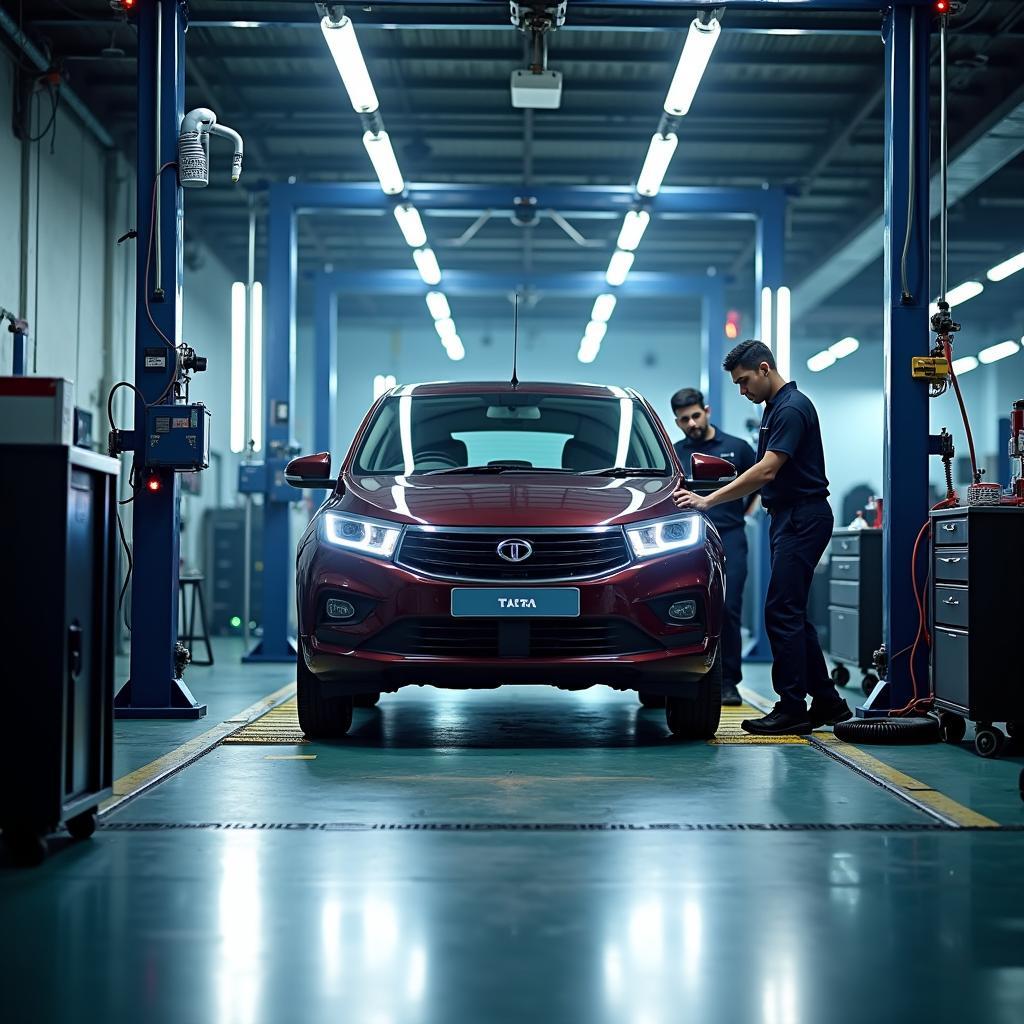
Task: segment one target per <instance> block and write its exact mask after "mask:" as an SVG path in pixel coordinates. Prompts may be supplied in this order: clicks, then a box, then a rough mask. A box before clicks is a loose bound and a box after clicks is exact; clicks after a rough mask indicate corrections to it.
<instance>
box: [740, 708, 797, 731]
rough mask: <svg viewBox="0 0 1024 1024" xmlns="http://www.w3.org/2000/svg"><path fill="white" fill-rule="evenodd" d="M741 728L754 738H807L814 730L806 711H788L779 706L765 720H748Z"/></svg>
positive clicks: (742, 723)
mask: <svg viewBox="0 0 1024 1024" xmlns="http://www.w3.org/2000/svg"><path fill="white" fill-rule="evenodd" d="M740 726H741V727H742V729H743V731H744V732H749V733H752V734H753V735H754V736H806V735H807V734H808V733H809V732H810V731H811V728H812V726H811V720H810V718H808V717H807V712H806V711H804V710H800V711H787V710H786V709H785V708H783V707H780V706H779V705H778V704H776V705H775V707H774V708H773V709H772V710H771V711H769V712H768V714H767V715H765V716H764V718H747V719H744V720H743V721H742V722H741V723H740Z"/></svg>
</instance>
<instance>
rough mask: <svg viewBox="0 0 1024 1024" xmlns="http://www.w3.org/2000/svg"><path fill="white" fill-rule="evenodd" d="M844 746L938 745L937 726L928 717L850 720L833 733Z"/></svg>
mask: <svg viewBox="0 0 1024 1024" xmlns="http://www.w3.org/2000/svg"><path fill="white" fill-rule="evenodd" d="M833 731H834V733H835V735H836V736H837V737H838V738H839V739H841V740H843V741H844V742H846V743H890V744H903V743H905V744H909V743H938V742H939V738H940V737H939V723H938V722H937V721H936V720H935V719H934V718H932V717H931V716H930V715H925V716H923V717H914V718H851V719H849V720H848V721H846V722H840V723H839V724H838V725H837V726H836V727H835V729H834V730H833Z"/></svg>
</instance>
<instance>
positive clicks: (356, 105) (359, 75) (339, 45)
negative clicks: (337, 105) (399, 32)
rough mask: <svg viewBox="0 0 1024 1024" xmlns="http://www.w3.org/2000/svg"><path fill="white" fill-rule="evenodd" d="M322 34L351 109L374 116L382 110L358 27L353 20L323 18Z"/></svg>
mask: <svg viewBox="0 0 1024 1024" xmlns="http://www.w3.org/2000/svg"><path fill="white" fill-rule="evenodd" d="M320 31H321V32H323V34H324V39H325V40H326V42H327V47H328V49H329V50H330V51H331V56H332V57H333V58H334V63H335V65H336V66H337V68H338V74H339V75H341V81H342V84H343V85H344V86H345V91H346V92H347V93H348V98H349V100H350V101H351V102H352V109H353V110H354V111H355V112H356V113H357V114H372V113H373V112H374V111H375V110H377V108H378V107H379V106H380V103H379V102H378V101H377V94H376V92H374V89H373V82H372V81H371V80H370V73H369V71H367V70H366V61H364V60H363V53H362V50H360V49H359V40H358V39H356V30H355V26H354V25H353V24H352V21H351V19H349V18H346V17H342V19H341V20H340V21H338V22H333V21H331V19H330V18H324V19H323V20H322V21H321V22H320Z"/></svg>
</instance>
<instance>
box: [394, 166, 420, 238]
mask: <svg viewBox="0 0 1024 1024" xmlns="http://www.w3.org/2000/svg"><path fill="white" fill-rule="evenodd" d="M399 176H401V172H399ZM395 220H397V221H398V227H399V228H400V230H401V232H402V235H403V237H404V238H405V241H406V243H407V244H408V245H409V246H410V248H412V249H419V248H421V247H422V246H424V245H426V244H427V232H426V231H425V230H424V228H423V221H422V220H420V211H419V210H417V209H416V207H415V206H412V205H410V204H408V203H399V205H398V206H396V207H395Z"/></svg>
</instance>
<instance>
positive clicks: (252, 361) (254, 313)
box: [249, 281, 263, 452]
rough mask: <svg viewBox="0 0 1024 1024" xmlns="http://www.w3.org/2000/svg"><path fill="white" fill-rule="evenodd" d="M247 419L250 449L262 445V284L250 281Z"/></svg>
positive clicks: (254, 449)
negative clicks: (250, 437) (249, 423)
mask: <svg viewBox="0 0 1024 1024" xmlns="http://www.w3.org/2000/svg"><path fill="white" fill-rule="evenodd" d="M249 317H250V320H251V323H250V326H249V344H250V346H251V347H250V350H249V420H250V422H251V426H250V430H251V431H252V449H253V451H255V452H258V451H260V449H262V447H263V285H262V284H261V283H260V282H259V281H253V283H252V295H251V303H250V306H249Z"/></svg>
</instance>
